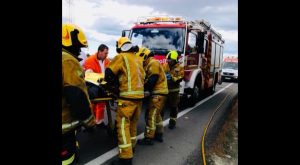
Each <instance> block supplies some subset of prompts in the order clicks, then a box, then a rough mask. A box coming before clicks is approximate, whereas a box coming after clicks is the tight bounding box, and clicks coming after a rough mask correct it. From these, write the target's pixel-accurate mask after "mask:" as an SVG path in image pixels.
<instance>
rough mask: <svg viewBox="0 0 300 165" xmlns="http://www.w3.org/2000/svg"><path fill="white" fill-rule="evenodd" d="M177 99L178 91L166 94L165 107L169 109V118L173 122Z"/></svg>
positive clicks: (175, 115) (175, 117)
mask: <svg viewBox="0 0 300 165" xmlns="http://www.w3.org/2000/svg"><path fill="white" fill-rule="evenodd" d="M179 101H180V98H179V92H169V94H168V95H167V99H166V104H165V107H166V108H169V109H170V120H173V121H175V123H176V119H177V114H178V104H179ZM162 116H164V112H162Z"/></svg>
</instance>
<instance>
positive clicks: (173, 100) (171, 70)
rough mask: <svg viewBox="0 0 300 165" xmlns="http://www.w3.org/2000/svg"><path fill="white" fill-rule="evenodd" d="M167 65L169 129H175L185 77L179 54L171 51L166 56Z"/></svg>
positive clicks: (165, 67)
mask: <svg viewBox="0 0 300 165" xmlns="http://www.w3.org/2000/svg"><path fill="white" fill-rule="evenodd" d="M166 59H167V64H166V65H164V69H165V73H166V77H167V80H168V89H169V94H168V96H167V101H166V105H165V106H166V107H168V108H170V120H169V126H168V127H169V129H174V128H175V125H176V119H177V114H178V104H179V101H180V100H179V88H180V82H181V81H182V80H183V77H184V69H183V67H182V66H180V64H179V63H178V59H179V57H178V53H177V51H175V50H171V51H169V53H168V54H167V56H166Z"/></svg>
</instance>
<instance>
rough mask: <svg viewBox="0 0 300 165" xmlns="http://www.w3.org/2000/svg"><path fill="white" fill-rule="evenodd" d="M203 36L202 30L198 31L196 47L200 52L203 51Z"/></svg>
mask: <svg viewBox="0 0 300 165" xmlns="http://www.w3.org/2000/svg"><path fill="white" fill-rule="evenodd" d="M204 36H205V33H204V32H198V39H197V47H198V53H200V54H202V53H204Z"/></svg>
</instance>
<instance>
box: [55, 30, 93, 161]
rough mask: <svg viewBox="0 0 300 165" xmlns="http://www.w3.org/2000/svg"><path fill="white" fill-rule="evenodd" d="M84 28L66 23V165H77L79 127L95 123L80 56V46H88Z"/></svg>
mask: <svg viewBox="0 0 300 165" xmlns="http://www.w3.org/2000/svg"><path fill="white" fill-rule="evenodd" d="M87 46H88V44H87V40H86V37H85V35H84V33H83V31H82V30H81V29H80V28H79V27H77V26H76V25H73V24H63V25H62V89H63V95H62V151H61V157H62V164H63V165H67V164H74V163H75V161H76V159H77V158H78V154H77V153H78V145H77V144H78V143H77V141H76V135H75V133H76V129H77V128H79V127H81V126H82V125H83V126H84V127H86V128H92V127H93V126H94V125H95V122H94V116H93V114H92V110H91V103H90V100H89V97H88V93H87V88H86V85H85V81H84V72H83V69H82V68H81V66H80V64H79V61H80V59H79V58H78V56H79V54H80V51H81V50H80V49H81V48H82V47H87Z"/></svg>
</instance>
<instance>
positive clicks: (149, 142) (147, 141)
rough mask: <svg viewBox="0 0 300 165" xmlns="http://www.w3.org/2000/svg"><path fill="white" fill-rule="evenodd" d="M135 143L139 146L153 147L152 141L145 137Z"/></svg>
mask: <svg viewBox="0 0 300 165" xmlns="http://www.w3.org/2000/svg"><path fill="white" fill-rule="evenodd" d="M137 143H138V144H139V145H153V140H152V139H151V138H147V137H145V138H144V139H139V140H138V141H137Z"/></svg>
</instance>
